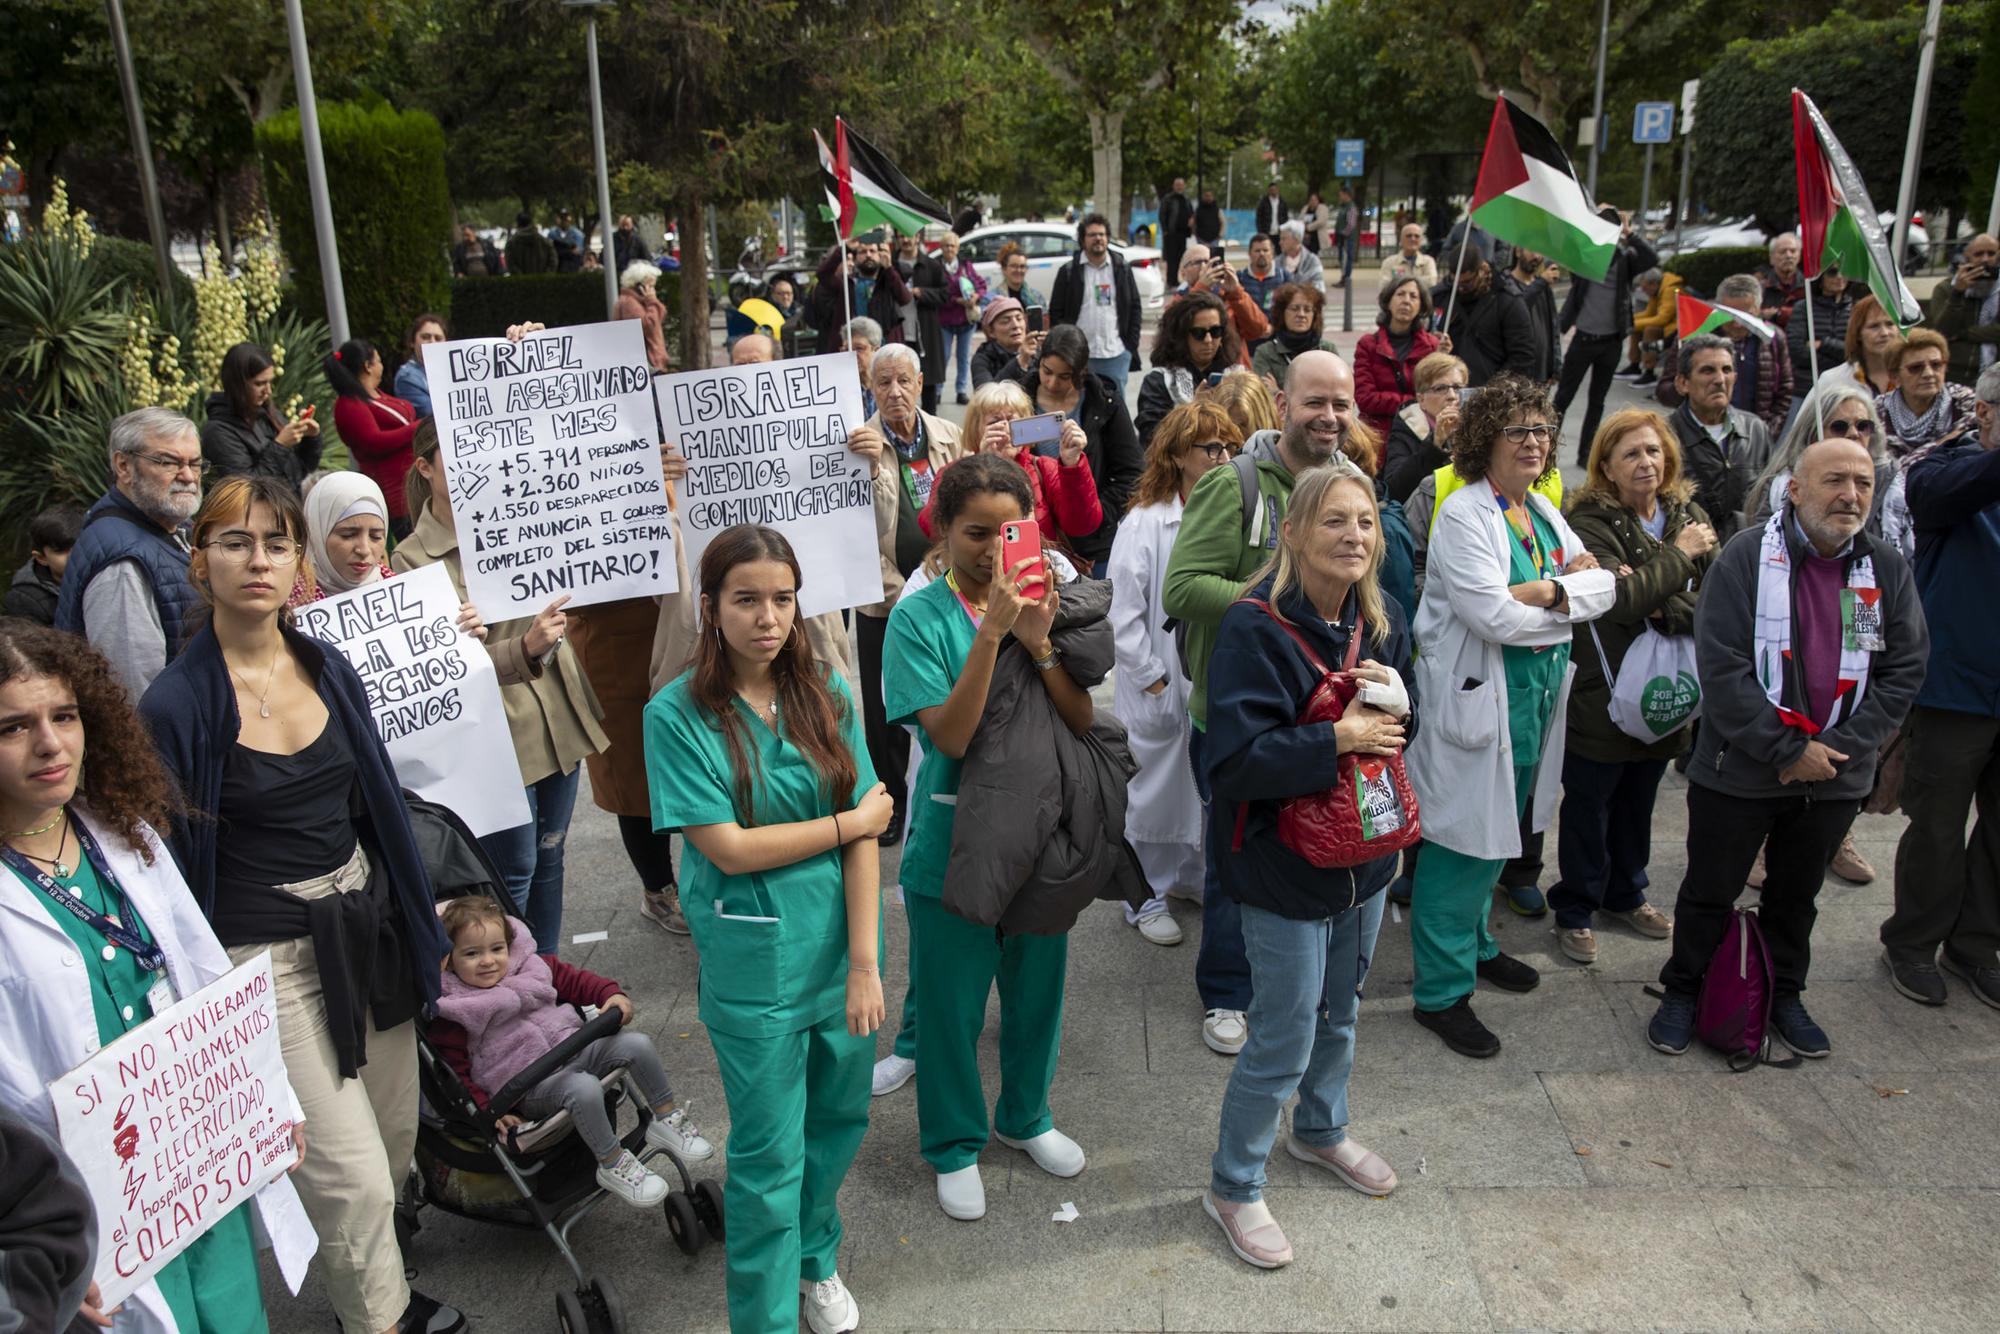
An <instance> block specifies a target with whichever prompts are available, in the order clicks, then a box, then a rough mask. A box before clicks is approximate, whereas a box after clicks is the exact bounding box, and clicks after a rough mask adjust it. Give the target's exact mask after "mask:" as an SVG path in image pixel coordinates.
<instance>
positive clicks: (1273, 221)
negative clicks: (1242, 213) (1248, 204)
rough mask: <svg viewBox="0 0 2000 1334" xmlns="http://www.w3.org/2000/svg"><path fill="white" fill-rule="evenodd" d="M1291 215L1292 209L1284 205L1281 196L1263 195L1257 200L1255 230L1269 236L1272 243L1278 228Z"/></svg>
mask: <svg viewBox="0 0 2000 1334" xmlns="http://www.w3.org/2000/svg"><path fill="white" fill-rule="evenodd" d="M1291 216H1292V211H1291V210H1290V209H1288V208H1286V207H1285V201H1284V198H1283V197H1282V196H1280V197H1279V198H1277V199H1273V198H1271V196H1269V195H1265V196H1264V197H1263V198H1262V199H1260V200H1258V201H1257V230H1258V231H1260V232H1263V233H1264V234H1265V235H1267V236H1269V237H1271V239H1272V241H1273V243H1275V242H1276V240H1277V236H1278V228H1280V227H1282V226H1284V225H1285V222H1286V220H1287V219H1289V218H1290V217H1291Z"/></svg>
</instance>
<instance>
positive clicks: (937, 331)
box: [883, 252, 953, 393]
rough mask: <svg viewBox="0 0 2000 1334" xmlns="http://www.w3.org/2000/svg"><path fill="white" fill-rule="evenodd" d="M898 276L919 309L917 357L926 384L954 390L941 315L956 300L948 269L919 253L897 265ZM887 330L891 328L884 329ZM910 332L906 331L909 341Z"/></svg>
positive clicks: (940, 390) (942, 389) (898, 262)
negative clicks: (905, 264) (949, 381)
mask: <svg viewBox="0 0 2000 1334" xmlns="http://www.w3.org/2000/svg"><path fill="white" fill-rule="evenodd" d="M896 272H897V273H898V274H899V275H901V277H902V279H903V283H904V285H905V286H906V287H908V288H909V291H910V296H911V297H913V298H914V299H915V301H916V305H917V331H916V332H917V341H916V343H915V344H913V346H915V348H916V349H917V357H918V359H919V360H920V361H921V362H922V363H923V368H924V383H925V384H927V385H934V386H936V388H937V389H938V391H939V392H940V393H942V392H943V391H945V390H946V389H949V388H950V387H951V386H949V385H947V384H946V383H945V369H946V368H945V364H944V327H943V326H942V325H940V324H939V323H938V311H939V310H940V309H941V308H942V307H943V306H944V303H945V302H946V301H948V300H950V299H952V291H953V289H952V286H951V279H950V278H949V277H948V276H947V275H946V274H945V271H944V265H942V264H940V263H938V261H937V260H936V258H934V257H933V256H931V255H926V254H923V253H922V252H919V253H918V255H917V257H916V259H914V260H912V261H911V262H910V267H909V268H908V269H904V268H903V264H902V261H901V260H898V261H897V262H896ZM883 328H885V329H886V328H888V326H887V325H884V326H883ZM908 337H909V331H908V330H907V329H906V330H904V338H905V340H906V341H907V339H908Z"/></svg>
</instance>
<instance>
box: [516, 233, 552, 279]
mask: <svg viewBox="0 0 2000 1334" xmlns="http://www.w3.org/2000/svg"><path fill="white" fill-rule="evenodd" d="M505 253H506V256H507V272H509V273H511V274H516V275H520V274H531V273H554V272H555V271H556V247H555V243H554V242H552V241H550V240H549V238H548V237H546V236H543V235H542V234H541V233H540V232H538V231H536V230H535V229H534V228H533V227H516V228H515V229H514V232H513V235H511V236H509V237H508V238H507V249H506V252H505Z"/></svg>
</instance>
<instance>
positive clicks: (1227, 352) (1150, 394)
mask: <svg viewBox="0 0 2000 1334" xmlns="http://www.w3.org/2000/svg"><path fill="white" fill-rule="evenodd" d="M1152 361H1153V369H1152V370H1150V371H1148V372H1146V378H1145V379H1144V380H1141V381H1140V382H1139V411H1138V413H1137V414H1136V416H1135V417H1134V422H1135V424H1136V425H1137V426H1138V428H1139V444H1140V446H1141V447H1142V448H1143V447H1144V446H1147V445H1150V444H1152V443H1153V431H1154V428H1156V427H1158V426H1159V424H1160V418H1162V417H1164V416H1166V415H1167V414H1168V413H1169V412H1171V411H1173V409H1175V408H1176V407H1178V406H1180V405H1181V404H1183V403H1187V402H1191V401H1193V399H1194V393H1195V390H1197V389H1199V388H1201V387H1202V385H1204V384H1206V383H1207V382H1208V378H1209V377H1210V376H1211V375H1218V374H1220V373H1221V372H1223V371H1226V370H1228V369H1229V368H1230V367H1232V366H1242V365H1248V364H1249V363H1248V362H1247V361H1246V360H1245V358H1244V353H1243V340H1242V339H1241V338H1238V337H1237V336H1236V326H1235V324H1233V323H1232V322H1231V321H1230V319H1229V311H1228V309H1227V308H1226V307H1225V306H1224V305H1223V304H1222V298H1221V297H1219V296H1217V295H1215V294H1214V293H1213V292H1202V291H1193V292H1189V293H1188V294H1187V295H1186V296H1184V297H1182V298H1181V299H1180V300H1178V301H1176V302H1174V303H1173V304H1172V305H1170V306H1168V307H1167V310H1166V313H1165V314H1164V315H1162V316H1160V327H1159V329H1158V330H1156V331H1155V332H1154V334H1153V354H1152Z"/></svg>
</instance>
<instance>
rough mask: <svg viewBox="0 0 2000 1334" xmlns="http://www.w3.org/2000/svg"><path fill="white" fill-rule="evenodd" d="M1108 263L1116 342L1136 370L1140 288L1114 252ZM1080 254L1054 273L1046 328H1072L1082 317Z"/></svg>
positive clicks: (1128, 266) (1126, 265) (1127, 266)
mask: <svg viewBox="0 0 2000 1334" xmlns="http://www.w3.org/2000/svg"><path fill="white" fill-rule="evenodd" d="M1106 257H1107V258H1108V259H1110V261H1111V285H1112V289H1113V291H1112V299H1113V300H1114V301H1115V302H1116V303H1117V306H1118V341H1119V342H1121V343H1123V344H1124V345H1125V350H1126V351H1127V352H1129V353H1131V354H1132V369H1133V370H1135V371H1136V370H1138V369H1139V284H1138V283H1137V282H1135V281H1133V278H1132V268H1131V266H1130V265H1128V264H1127V263H1126V262H1125V257H1124V256H1123V255H1121V254H1119V253H1118V252H1117V251H1116V250H1113V251H1110V252H1108V254H1107V256H1106ZM1083 267H1084V265H1083V252H1082V251H1080V250H1079V251H1077V252H1076V253H1075V254H1073V255H1071V256H1070V260H1069V263H1067V264H1065V265H1063V266H1062V268H1060V269H1058V270H1056V281H1055V286H1054V287H1052V288H1050V289H1049V327H1050V328H1051V329H1053V328H1054V327H1055V326H1056V325H1058V324H1075V323H1076V320H1077V316H1079V315H1081V314H1082V313H1083Z"/></svg>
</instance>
